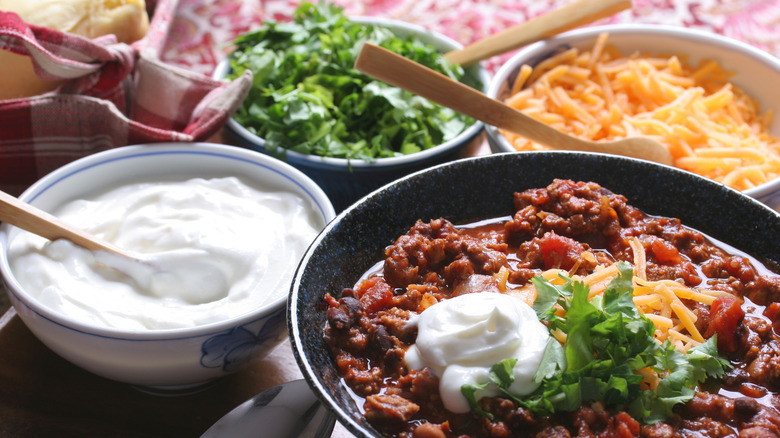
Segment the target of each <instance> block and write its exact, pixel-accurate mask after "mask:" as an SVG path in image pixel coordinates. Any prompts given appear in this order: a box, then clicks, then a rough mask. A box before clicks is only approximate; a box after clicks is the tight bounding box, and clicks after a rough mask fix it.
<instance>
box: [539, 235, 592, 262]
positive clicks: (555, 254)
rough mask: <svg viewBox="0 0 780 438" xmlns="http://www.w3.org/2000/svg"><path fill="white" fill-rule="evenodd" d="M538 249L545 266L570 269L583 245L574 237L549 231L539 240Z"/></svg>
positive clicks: (583, 248)
mask: <svg viewBox="0 0 780 438" xmlns="http://www.w3.org/2000/svg"><path fill="white" fill-rule="evenodd" d="M539 249H540V250H541V251H542V260H543V261H544V267H545V268H547V269H550V268H560V269H571V268H572V267H574V265H575V264H576V263H577V260H578V259H579V257H580V255H581V254H582V252H583V251H584V250H585V247H584V246H582V244H581V243H579V242H577V241H576V240H574V239H570V238H568V237H564V236H559V235H557V234H555V233H553V232H549V233H547V234H545V235H544V237H542V238H541V239H540V240H539Z"/></svg>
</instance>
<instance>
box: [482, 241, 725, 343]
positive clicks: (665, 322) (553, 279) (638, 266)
mask: <svg viewBox="0 0 780 438" xmlns="http://www.w3.org/2000/svg"><path fill="white" fill-rule="evenodd" d="M629 244H630V246H631V248H632V250H633V254H634V260H633V265H634V276H633V286H634V304H635V305H636V307H637V310H639V312H641V313H642V314H644V315H645V316H646V317H647V318H648V319H649V320H650V321H652V322H653V324H655V327H656V331H655V334H654V336H655V339H656V341H657V342H658V343H659V344H660V343H663V342H664V341H666V340H668V341H669V342H670V343H671V344H672V345H674V346H675V348H677V349H678V350H680V351H682V352H687V351H688V350H689V349H690V348H691V347H694V346H696V345H700V344H701V343H703V342H704V341H705V340H706V339H704V336H703V335H702V333H701V332H700V331H699V330H698V329H697V328H696V320H697V319H698V316H697V314H696V312H694V311H693V310H691V309H690V308H689V307H688V306H686V305H685V304H684V303H683V301H682V300H690V301H693V302H699V303H702V304H705V305H707V306H710V305H712V303H713V301H715V299H716V298H718V297H719V296H723V295H729V293H728V292H723V291H717V290H708V289H697V290H694V289H692V288H690V287H688V286H686V285H684V284H682V283H680V282H677V281H674V280H658V281H649V280H647V276H646V267H647V259H646V255H645V249H644V247H643V246H642V243H641V242H640V241H639V239H637V238H633V239H631V240H630V241H629ZM588 254H589V253H585V254H583V258H587V257H588ZM575 270H576V267H575V268H574V269H572V272H574V271H575ZM572 272H567V271H563V270H561V269H548V270H546V271H544V272H542V273H541V274H540V275H541V276H542V277H544V278H545V279H547V280H548V281H549V282H550V283H552V284H557V285H560V284H563V283H564V282H565V281H564V280H563V279H562V278H561V277H560V276H559V275H560V274H564V275H566V276H570V277H571V278H572V279H574V280H577V281H581V282H582V283H584V284H585V285H587V286H588V287H589V289H590V294H589V298H593V297H594V296H596V295H600V294H602V293H604V290H605V289H606V288H607V285H608V284H609V282H610V281H612V279H613V278H615V277H616V276H618V274H619V271H618V268H617V263H613V264H611V265H609V266H601V267H597V268H596V270H595V271H594V272H593V273H591V274H589V275H586V276H577V275H572ZM496 278H497V279H498V280H499V284H501V286H500V288H501V289H502V290H505V291H506V292H507V293H511V294H515V295H519V296H521V297H523V298H524V299H525V300H526V302H527V303H528V304H529V305H532V304H533V302H534V300H535V299H536V294H535V289H534V286H533V285H531V284H529V285H527V286H524V287H522V288H519V289H514V290H511V289H507V288H506V284H505V282H506V271H505V269H502V272H501V273H499V274H496ZM502 282H503V283H502ZM554 336H555V337H556V339H558V340H559V341H561V342H564V341H565V336H566V335H565V334H564V333H558V334H554Z"/></svg>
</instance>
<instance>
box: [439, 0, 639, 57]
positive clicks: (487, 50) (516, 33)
mask: <svg viewBox="0 0 780 438" xmlns="http://www.w3.org/2000/svg"><path fill="white" fill-rule="evenodd" d="M630 7H631V0H577V1H575V2H573V3H570V4H567V5H565V6H564V7H562V8H560V9H555V10H553V11H550V12H548V13H546V14H543V15H540V16H538V17H536V18H532V19H530V20H528V21H526V22H524V23H521V24H518V25H516V26H512V27H510V28H508V29H506V30H503V31H501V32H499V33H497V34H495V35H491V36H489V37H487V38H484V39H481V40H479V41H477V42H475V43H473V44H470V45H468V46H466V47H464V48H462V49H459V50H453V51H451V52H448V53H446V54H445V55H444V58H446V59H447V60H449V61H450V62H451V63H452V64H460V65H463V66H467V65H470V64H473V63H474V62H477V61H481V60H483V59H485V58H489V57H491V56H493V55H498V54H500V53H504V52H508V51H509V50H512V49H516V48H518V47H521V46H524V45H526V44H530V43H532V42H534V41H538V40H540V39H544V38H547V37H551V36H553V35H556V34H558V33H561V32H565V31H567V30H570V29H574V28H576V27H579V26H582V25H584V24H588V23H591V22H593V21H596V20H599V19H602V18H606V17H609V16H611V15H614V14H616V13H618V12H620V11H622V10H624V9H628V8H630Z"/></svg>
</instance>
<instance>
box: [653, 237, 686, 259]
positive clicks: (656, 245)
mask: <svg viewBox="0 0 780 438" xmlns="http://www.w3.org/2000/svg"><path fill="white" fill-rule="evenodd" d="M650 250H651V251H652V252H653V255H654V256H655V259H656V260H658V262H659V263H664V264H677V263H680V261H681V260H682V257H680V252H679V251H677V248H675V247H674V245H672V244H671V243H669V242H667V241H665V240H662V239H653V241H652V242H651V243H650Z"/></svg>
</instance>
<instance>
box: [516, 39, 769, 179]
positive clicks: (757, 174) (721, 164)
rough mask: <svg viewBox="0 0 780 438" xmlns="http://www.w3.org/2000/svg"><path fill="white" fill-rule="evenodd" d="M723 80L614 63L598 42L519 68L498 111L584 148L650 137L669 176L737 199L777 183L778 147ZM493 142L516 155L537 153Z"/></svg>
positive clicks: (686, 69) (710, 72) (636, 58)
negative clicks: (511, 110)
mask: <svg viewBox="0 0 780 438" xmlns="http://www.w3.org/2000/svg"><path fill="white" fill-rule="evenodd" d="M730 76H732V74H731V73H730V72H728V71H725V70H724V69H723V68H722V67H721V66H720V65H719V64H718V63H716V62H715V61H702V62H701V63H700V64H699V65H698V66H697V67H693V66H690V65H688V64H687V63H686V62H685V60H684V59H682V58H681V57H678V56H670V57H653V56H648V55H640V54H633V55H630V56H623V55H622V54H620V53H619V52H618V51H617V50H616V49H615V48H614V47H613V46H610V45H607V34H601V35H600V36H599V37H598V39H597V40H596V43H595V44H594V46H593V48H592V50H590V51H582V52H580V51H578V50H577V49H569V50H567V51H564V52H561V53H559V54H557V55H555V56H552V57H551V58H548V59H546V60H545V61H543V62H541V63H540V64H538V65H537V66H536V67H534V68H532V67H530V66H528V65H523V66H522V67H521V69H520V72H519V74H518V76H517V78H516V80H515V82H514V83H513V85H512V89H511V96H510V97H509V98H508V99H506V103H507V104H509V105H511V106H513V107H515V108H517V109H519V110H521V111H523V112H524V113H526V114H528V115H530V116H532V117H535V118H537V119H538V120H541V121H543V122H545V123H547V124H550V125H552V126H554V127H556V128H558V129H560V130H561V131H564V132H567V133H570V134H573V135H576V136H578V137H582V138H586V139H590V140H597V141H598V140H613V139H618V138H624V137H628V136H634V135H644V136H650V137H654V138H656V139H657V140H659V141H661V142H662V143H663V144H665V145H666V146H667V147H668V148H669V150H670V152H671V153H672V156H673V157H674V164H675V166H677V167H680V168H682V169H686V170H689V171H692V172H695V173H698V174H700V175H702V176H705V177H708V178H710V179H713V180H716V181H719V182H722V183H723V184H726V185H728V186H730V187H733V188H735V189H737V190H746V189H749V188H752V187H756V186H758V185H761V184H763V183H766V182H768V181H770V180H772V179H774V178H778V177H780V139H778V138H777V137H775V136H773V135H771V134H770V133H769V125H770V122H771V119H772V116H773V113H772V111H767V112H766V113H765V114H763V115H760V114H759V108H758V104H757V102H756V101H755V100H754V99H753V98H751V97H750V96H748V95H746V94H745V93H744V92H743V91H742V90H740V89H739V88H738V87H736V86H735V85H733V84H732V83H730V82H728V80H729V77H730ZM502 133H503V134H504V136H505V137H506V138H507V139H508V140H509V142H510V143H511V144H512V145H513V146H514V147H515V148H516V149H518V150H542V149H547V148H546V147H545V146H543V145H540V144H537V143H534V142H531V141H529V140H527V139H525V138H522V137H520V136H518V135H516V134H513V133H510V132H506V131H504V132H502Z"/></svg>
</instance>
